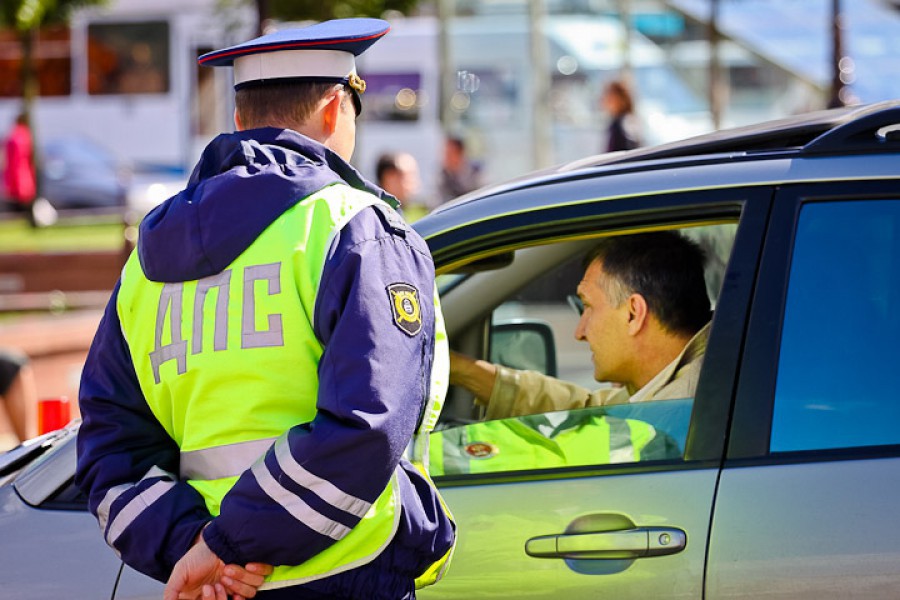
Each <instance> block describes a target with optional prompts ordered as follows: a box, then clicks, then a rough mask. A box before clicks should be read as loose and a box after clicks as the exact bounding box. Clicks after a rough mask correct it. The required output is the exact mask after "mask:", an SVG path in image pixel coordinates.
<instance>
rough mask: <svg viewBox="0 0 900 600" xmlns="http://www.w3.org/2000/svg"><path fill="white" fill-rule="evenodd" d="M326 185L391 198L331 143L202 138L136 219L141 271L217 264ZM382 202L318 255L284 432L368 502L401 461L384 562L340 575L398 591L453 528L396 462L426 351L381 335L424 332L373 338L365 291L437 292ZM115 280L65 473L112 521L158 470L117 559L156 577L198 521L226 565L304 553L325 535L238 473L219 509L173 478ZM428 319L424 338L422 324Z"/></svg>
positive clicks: (375, 329)
mask: <svg viewBox="0 0 900 600" xmlns="http://www.w3.org/2000/svg"><path fill="white" fill-rule="evenodd" d="M335 182H344V183H346V184H348V185H351V186H353V187H355V188H358V189H363V190H367V191H369V192H371V193H373V194H376V195H378V196H379V197H381V198H383V199H386V200H390V199H391V198H390V196H388V195H387V194H386V193H385V192H383V191H382V190H380V189H378V188H376V187H375V186H373V185H372V184H370V183H368V182H366V181H365V180H363V179H362V178H361V176H360V175H359V174H358V173H357V172H356V171H355V170H354V169H353V168H352V167H350V166H349V165H348V164H346V163H345V162H344V161H343V160H341V158H340V157H338V156H337V155H336V154H334V153H333V152H331V151H330V150H328V149H327V148H325V147H324V146H322V145H321V144H318V143H317V142H314V141H312V140H310V139H308V138H306V137H304V136H302V135H300V134H298V133H296V132H293V131H290V130H280V129H257V130H251V131H246V132H239V133H234V134H223V135H221V136H219V137H218V138H216V139H215V140H213V142H211V143H210V145H209V146H208V147H207V148H206V149H205V151H204V153H203V155H202V157H201V159H200V161H199V163H198V165H197V166H196V168H195V169H194V172H193V173H192V175H191V178H190V180H189V183H188V186H187V188H186V189H185V190H184V191H182V192H181V193H179V194H178V195H176V196H174V197H172V198H170V199H169V200H167V201H166V202H165V203H163V204H162V205H160V206H158V207H157V208H156V209H154V210H153V211H152V212H151V213H150V214H149V215H148V216H147V217H146V218H145V219H144V221H143V222H142V223H141V228H140V237H139V245H138V248H137V251H138V253H139V256H140V259H141V264H142V267H143V269H144V272H145V274H146V275H147V276H148V277H149V278H150V279H152V280H156V281H165V282H176V281H188V280H194V279H199V278H202V277H206V276H209V275H213V274H216V273H218V272H219V271H221V270H222V269H224V268H225V267H227V266H228V265H229V264H230V263H231V262H232V261H233V260H234V259H235V258H236V257H237V256H239V255H240V254H241V252H243V250H244V249H246V248H247V247H248V246H249V245H250V244H252V243H253V241H254V240H255V239H256V238H257V236H258V235H259V234H260V233H261V232H262V231H263V230H265V228H266V227H267V226H268V225H269V224H270V223H272V222H273V221H274V220H275V219H277V218H278V217H279V216H280V215H281V214H282V213H283V212H284V211H285V210H287V209H288V208H290V207H291V206H293V205H294V204H295V203H297V202H298V201H300V200H301V199H303V198H304V197H306V196H307V195H309V194H310V193H313V192H315V191H317V190H319V189H321V188H322V187H324V186H326V185H329V184H332V183H335ZM389 213H390V211H382V210H380V209H378V208H377V207H370V208H367V209H365V210H363V211H362V212H361V213H359V214H358V215H356V216H355V217H354V218H353V219H352V220H351V221H350V222H349V223H348V224H347V225H346V226H345V227H344V229H343V230H342V231H341V233H340V235H339V236H337V238H336V240H335V242H334V244H333V246H332V248H331V250H330V252H329V255H328V259H327V261H326V264H325V266H324V270H323V275H322V290H323V291H321V292H320V294H319V296H318V298H317V300H316V310H315V314H316V319H317V321H316V323H315V324H314V328H315V332H316V335H317V337H318V338H319V340H320V341H321V342H322V343H323V345H324V347H325V351H324V354H323V355H322V358H321V362H320V365H319V373H320V383H319V385H320V389H319V393H318V398H317V411H318V413H317V417H316V418H315V420H314V421H313V422H312V423H301V424H297V425H296V426H295V427H293V428H292V429H291V431H290V434H289V438H288V439H289V444H290V448H291V452H292V454H293V455H294V456H298V457H305V460H304V465H305V467H306V468H307V469H308V470H309V471H311V472H313V473H315V474H316V475H318V476H319V477H322V478H324V479H326V480H328V481H330V482H332V483H333V484H334V485H336V486H337V487H339V488H340V489H342V490H345V491H346V492H347V493H350V494H353V495H354V496H357V497H359V498H367V499H374V498H376V497H377V496H378V494H379V493H380V492H381V491H382V490H383V489H384V488H385V486H386V484H387V483H388V480H389V478H390V476H391V474H392V472H393V471H394V469H395V467H396V466H397V465H398V464H400V465H401V476H400V485H401V498H402V516H401V521H400V527H399V530H398V532H397V534H396V535H395V537H394V539H393V541H392V542H391V545H390V546H389V547H388V549H387V550H386V551H385V552H384V554H382V556H381V557H380V558H379V559H378V560H377V562H378V563H379V565H380V569H378V571H379V573H380V574H378V575H375V577H381V578H382V580H380V581H379V580H377V579H370V578H367V577H365V576H364V577H362V578H360V576H359V574H358V573H357V574H355V575H352V574H351V575H352V578H353V579H354V582H353V584H352V585H364V586H367V587H368V586H371V585H376V586H382V587H383V588H384V589H389V588H390V587H391V586H392V585H394V582H391V581H387V580H384V575H383V573H384V571H385V569H386V570H387V571H388V572H394V573H396V574H397V575H398V577H399V581H398V583H397V585H400V586H401V587H402V586H403V585H405V583H404V582H405V581H406V580H408V578H409V577H410V576H415V575H417V574H418V573H419V572H420V571H421V570H422V569H423V568H425V567H426V566H428V565H429V564H431V563H432V562H433V561H434V560H437V559H438V558H440V556H442V555H443V554H444V553H445V552H446V551H447V550H448V549H449V548H450V546H451V543H452V539H453V535H454V534H453V526H452V524H451V523H450V522H449V520H448V519H447V518H446V516H445V515H444V513H443V511H442V510H441V508H440V505H439V500H438V498H437V496H436V494H435V492H434V490H433V489H432V488H431V487H430V486H429V485H428V483H427V482H426V481H425V480H424V478H423V477H422V476H421V475H420V474H419V473H418V471H417V470H416V469H415V468H413V467H412V465H410V464H409V463H408V462H406V460H405V459H404V458H403V453H404V450H405V449H406V447H407V444H408V442H409V440H410V437H411V435H412V434H413V431H414V430H415V428H416V426H417V421H418V419H419V416H420V413H421V410H422V403H423V401H424V398H421V397H419V395H418V394H416V393H414V392H415V390H414V388H416V387H417V386H409V385H408V381H409V380H408V376H409V375H411V374H413V373H415V374H418V375H416V376H417V377H419V376H422V375H421V372H422V370H423V368H424V365H423V364H422V363H423V357H421V356H420V355H421V351H417V352H409V351H408V349H403V348H399V347H392V346H391V344H400V343H403V340H404V339H405V340H409V343H410V344H416V345H417V344H419V342H417V341H415V340H413V339H412V338H409V337H408V336H396V335H390V336H389V335H384V332H383V331H382V330H383V329H384V328H392V327H396V325H395V324H394V322H393V319H392V318H391V315H390V314H389V312H388V313H385V310H388V311H389V309H386V308H385V307H384V306H382V304H385V303H377V302H370V301H367V299H371V298H373V297H378V298H380V297H382V296H383V295H384V290H385V288H386V286H387V285H388V284H390V283H392V282H395V281H408V282H409V283H411V284H412V285H414V286H416V287H417V288H418V289H419V290H420V291H421V293H422V297H423V299H424V300H425V301H427V298H428V296H429V294H430V292H431V290H432V289H433V282H434V266H433V263H432V260H431V257H430V254H429V252H428V248H427V246H426V245H425V243H424V241H423V240H422V239H421V238H420V237H419V236H418V235H417V234H416V233H415V232H414V231H413V230H411V229H410V228H409V227H408V226H407V225H406V224H405V223H403V222H402V220H397V219H391V218H390V214H389ZM117 292H118V286H117V287H116V289H115V290H114V291H113V294H112V298H111V300H110V302H109V304H108V306H107V308H106V312H105V314H104V316H103V319H102V321H101V323H100V327H99V329H98V331H97V334H96V337H95V339H94V342H93V345H92V347H91V350H90V352H89V355H88V358H87V361H86V364H85V367H84V371H83V375H82V381H81V391H80V394H79V403H80V409H81V413H82V418H83V423H82V426H81V430H80V433H79V437H78V468H77V473H76V482H77V484H78V485H79V486H80V487H81V488H82V489H83V490H84V491H85V492H86V493H87V494H88V496H89V506H90V509H91V511H92V512H93V513H94V514H95V515H98V513H99V517H100V520H101V527H106V528H109V527H111V526H112V524H113V523H114V522H115V521H116V519H117V518H118V517H120V516H121V512H122V511H123V509H125V507H126V506H127V505H128V502H129V500H131V499H133V498H135V496H136V495H138V494H141V492H142V491H145V490H147V489H148V488H149V487H150V486H152V485H154V484H155V483H158V482H159V481H167V485H168V490H167V491H166V492H165V493H164V494H163V495H162V496H161V497H160V498H158V499H157V500H155V501H154V502H153V503H152V504H151V505H150V506H148V507H146V508H145V509H144V510H142V511H141V512H140V513H139V514H138V516H137V517H136V518H133V520H131V521H129V520H130V519H131V518H132V517H133V515H128V518H127V519H126V518H125V517H122V521H125V522H127V523H128V525H127V527H125V528H124V530H123V531H122V532H121V533H120V534H119V535H118V537H117V541H116V544H115V547H116V550H117V551H119V552H120V553H121V555H122V558H123V559H124V560H125V562H126V563H128V564H129V565H131V566H132V567H134V568H136V569H137V570H139V571H142V572H144V573H146V574H148V575H150V576H152V577H154V578H156V579H159V580H165V579H167V578H168V576H169V574H170V572H171V569H172V567H173V566H174V564H175V562H176V561H177V560H178V559H179V558H180V557H181V556H182V555H183V554H184V553H185V552H187V550H188V549H189V548H190V546H191V544H192V542H193V540H194V539H195V537H196V536H197V535H198V533H199V532H200V531H201V529H202V528H203V527H204V525H206V524H207V523H209V526H208V527H207V529H206V530H205V531H204V533H203V535H204V538H205V539H206V541H207V543H208V544H209V546H210V548H211V549H212V550H213V551H214V552H216V554H218V555H219V557H220V558H222V559H223V560H224V561H225V562H226V563H237V564H244V563H247V562H250V561H260V562H268V563H272V564H300V563H302V562H303V561H304V560H306V559H308V558H309V557H310V556H313V555H314V554H316V553H317V552H319V551H321V550H322V549H323V548H325V547H327V546H328V545H329V544H330V543H333V540H331V539H330V538H327V537H325V536H322V535H320V534H318V533H316V532H315V531H313V530H312V529H310V528H308V527H306V526H304V525H303V524H302V523H300V522H299V521H297V520H296V519H294V518H293V517H292V516H291V515H289V514H288V513H287V512H286V511H285V510H283V509H282V508H281V507H280V506H279V505H277V504H276V503H274V501H273V500H272V499H271V498H269V496H267V495H266V494H265V493H264V492H263V491H262V490H261V489H260V488H259V486H258V485H257V483H256V481H255V480H254V478H253V477H252V475H250V474H249V472H245V474H244V476H242V477H241V478H240V479H239V481H238V482H237V484H236V485H235V487H234V488H232V490H231V491H230V492H229V493H228V494H227V495H226V496H225V498H224V500H223V503H222V509H221V514H220V516H219V517H217V518H215V519H212V517H211V516H210V515H209V513H208V512H207V510H206V508H205V505H204V502H203V499H202V498H201V496H200V495H199V494H198V493H197V492H196V491H195V490H194V489H193V488H192V487H191V486H190V485H188V484H187V483H183V482H177V476H174V475H171V474H172V473H178V472H179V448H178V447H177V445H176V444H175V442H174V441H173V440H172V439H171V438H170V437H169V436H168V434H167V433H166V432H165V431H164V429H163V428H162V427H161V426H160V425H159V424H158V423H157V422H156V420H155V418H154V416H153V414H152V413H151V411H150V409H149V407H148V405H147V403H146V401H145V400H144V398H143V396H142V393H141V391H140V388H139V386H138V381H137V377H136V375H135V370H134V367H133V366H132V364H131V361H130V358H129V353H128V349H127V347H126V341H125V340H124V339H123V336H122V333H121V329H120V325H119V321H118V316H117V312H116V300H117ZM423 304H424V301H423ZM148 326H150V327H152V326H153V325H152V324H148ZM423 326H424V327H426V328H429V330H428V331H427V333H428V335H429V338H430V339H434V332H433V327H434V324H433V322H431V321H425V322H423ZM382 340H394V341H393V342H390V343H385V342H383V341H382ZM416 347H417V348H418V345H417V346H416ZM348 348H352V349H353V351H352V352H349V351H345V350H346V349H348ZM400 363H402V364H400ZM248 368H251V369H258V368H259V365H248ZM427 378H428V377H427V374H425V379H426V380H427ZM361 449H365V450H364V451H361ZM268 462H269V463H270V468H273V469H277V465H275V466H274V467H272V466H271V465H272V464H274V461H268ZM154 467H156V469H154ZM273 475H275V476H276V477H277V476H278V474H277V473H276V472H275V471H273ZM168 481H175V484H174V485H171V484H168ZM117 487H118V488H120V489H125V490H126V491H125V492H124V493H121V494H120V495H118V497H117V498H116V499H115V501H113V502H112V504H111V506H101V505H102V503H103V500H104V498H106V497H107V492H109V490H111V489H114V488H117ZM297 493H298V495H301V499H302V500H304V501H305V502H309V503H315V502H316V501H317V498H315V496H314V495H311V493H310V492H309V491H308V490H298V491H297ZM304 493H305V494H308V495H309V497H304V496H303V494H304ZM122 521H120V522H122ZM347 524H348V525H349V526H352V524H353V523H347ZM104 533H105V532H104ZM360 570H362V571H365V567H363V568H362V569H360ZM338 577H340V576H338ZM388 578H390V577H388ZM345 587H346V586H345ZM398 591H399V588H398ZM398 595H401V594H398Z"/></svg>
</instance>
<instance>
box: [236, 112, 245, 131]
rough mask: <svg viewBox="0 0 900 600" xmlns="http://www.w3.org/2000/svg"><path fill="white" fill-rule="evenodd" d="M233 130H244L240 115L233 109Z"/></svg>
mask: <svg viewBox="0 0 900 600" xmlns="http://www.w3.org/2000/svg"><path fill="white" fill-rule="evenodd" d="M234 129H235V131H243V130H244V124H243V123H241V115H240V113H239V112H238V111H237V109H234Z"/></svg>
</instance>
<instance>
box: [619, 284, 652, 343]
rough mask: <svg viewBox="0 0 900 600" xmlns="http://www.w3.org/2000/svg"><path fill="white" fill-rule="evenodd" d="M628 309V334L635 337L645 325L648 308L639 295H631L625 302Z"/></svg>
mask: <svg viewBox="0 0 900 600" xmlns="http://www.w3.org/2000/svg"><path fill="white" fill-rule="evenodd" d="M625 302H626V303H627V308H628V334H629V335H637V334H638V333H639V332H640V331H641V329H643V328H644V325H646V323H647V317H648V315H649V314H650V307H649V306H647V299H646V298H644V297H643V296H641V295H640V294H631V295H630V296H629V297H628V299H627V300H626V301H625Z"/></svg>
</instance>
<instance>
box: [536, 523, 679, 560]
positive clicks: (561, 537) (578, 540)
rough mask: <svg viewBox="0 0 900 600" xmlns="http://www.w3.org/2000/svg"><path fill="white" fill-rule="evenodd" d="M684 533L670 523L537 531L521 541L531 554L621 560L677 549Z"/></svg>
mask: <svg viewBox="0 0 900 600" xmlns="http://www.w3.org/2000/svg"><path fill="white" fill-rule="evenodd" d="M686 545H687V534H685V532H683V531H682V530H680V529H675V528H670V527H638V528H635V529H623V530H618V531H598V532H587V533H563V534H556V535H541V536H537V537H533V538H531V539H530V540H528V541H527V542H525V553H526V554H527V555H528V556H533V557H535V558H569V559H577V560H584V559H596V560H603V559H606V560H623V559H634V558H643V557H647V556H663V555H666V554H675V553H676V552H681V551H682V550H684V547H685V546H686Z"/></svg>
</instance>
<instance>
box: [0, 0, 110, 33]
mask: <svg viewBox="0 0 900 600" xmlns="http://www.w3.org/2000/svg"><path fill="white" fill-rule="evenodd" d="M106 3H107V0H3V1H2V2H0V25H2V26H4V27H12V28H13V29H16V30H18V31H21V32H26V31H30V30H33V29H39V28H40V27H41V26H42V25H49V24H51V23H65V22H66V21H68V19H69V16H70V15H71V14H72V11H73V10H75V9H76V8H80V7H82V6H99V5H103V4H106Z"/></svg>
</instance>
